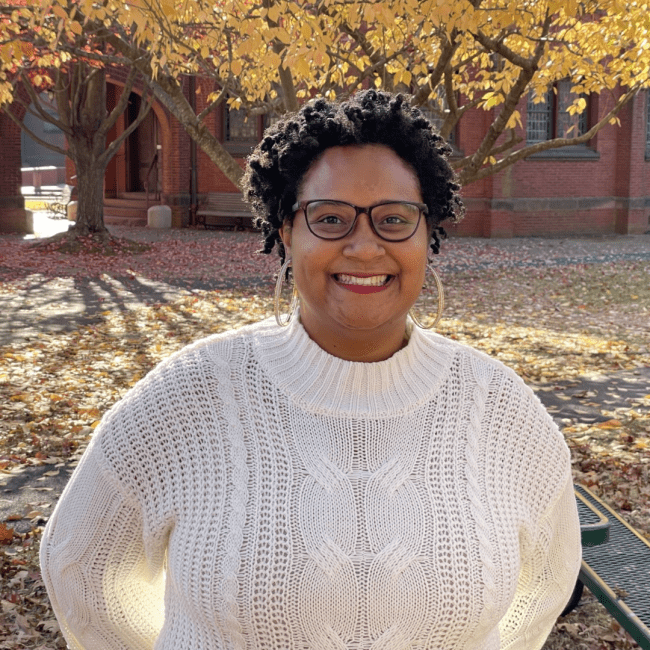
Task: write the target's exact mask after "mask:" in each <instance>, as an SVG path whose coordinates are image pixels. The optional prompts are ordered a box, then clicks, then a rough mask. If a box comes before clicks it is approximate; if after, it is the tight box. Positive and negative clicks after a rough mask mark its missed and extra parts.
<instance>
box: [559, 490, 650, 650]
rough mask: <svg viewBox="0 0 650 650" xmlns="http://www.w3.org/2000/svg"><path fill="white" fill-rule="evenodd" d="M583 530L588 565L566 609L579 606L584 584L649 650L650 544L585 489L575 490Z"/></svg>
mask: <svg viewBox="0 0 650 650" xmlns="http://www.w3.org/2000/svg"><path fill="white" fill-rule="evenodd" d="M575 494H576V500H577V503H578V514H579V516H580V528H581V532H582V567H581V569H580V575H579V578H578V583H577V585H576V588H575V591H574V592H573V595H572V597H571V600H570V601H569V604H568V605H567V607H566V609H565V610H564V612H563V614H567V613H568V612H570V611H571V610H572V609H573V608H574V607H576V606H577V604H578V602H579V601H580V596H581V595H582V589H583V587H584V585H586V586H587V587H588V588H589V591H591V593H592V594H594V596H596V598H598V600H599V601H600V602H601V603H602V604H603V605H604V606H605V608H606V609H607V611H609V613H610V614H611V615H612V616H613V617H614V618H615V619H616V620H617V621H618V622H619V623H620V624H621V626H622V627H623V628H624V629H625V630H626V631H627V632H628V634H629V635H630V636H631V637H632V638H633V639H634V640H635V641H636V642H637V643H638V644H639V646H640V647H641V648H642V649H643V650H650V542H649V541H648V540H647V539H646V538H645V537H644V536H643V535H641V533H639V532H638V531H637V530H635V529H634V528H632V526H630V525H629V524H628V523H627V522H626V521H625V520H624V519H622V518H621V517H620V515H619V514H618V513H617V512H616V511H615V510H613V509H612V508H611V507H610V506H608V505H607V504H606V503H605V502H604V501H602V500H601V499H599V498H598V497H597V496H596V495H595V494H594V493H593V492H591V491H590V490H589V489H587V488H586V487H584V486H582V485H576V486H575Z"/></svg>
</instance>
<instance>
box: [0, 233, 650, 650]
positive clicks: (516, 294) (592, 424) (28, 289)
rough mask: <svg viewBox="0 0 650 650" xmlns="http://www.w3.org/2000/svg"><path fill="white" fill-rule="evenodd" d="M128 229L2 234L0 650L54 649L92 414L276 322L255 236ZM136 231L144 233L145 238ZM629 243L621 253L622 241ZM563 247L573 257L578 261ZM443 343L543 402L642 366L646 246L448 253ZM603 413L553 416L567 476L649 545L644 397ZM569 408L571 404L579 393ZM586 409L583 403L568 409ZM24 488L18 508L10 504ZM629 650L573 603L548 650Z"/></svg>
mask: <svg viewBox="0 0 650 650" xmlns="http://www.w3.org/2000/svg"><path fill="white" fill-rule="evenodd" d="M139 232H141V234H140V235H137V233H136V234H135V235H134V233H133V232H131V233H127V234H129V236H135V237H138V236H139V237H140V239H141V240H146V239H147V237H149V240H148V241H146V243H147V244H148V246H149V248H148V250H146V251H143V252H141V253H137V252H127V253H124V254H121V255H118V256H114V257H111V256H109V257H105V256H101V255H98V254H97V253H94V252H89V253H84V252H80V253H77V254H75V255H64V254H61V253H57V252H53V251H51V250H48V248H47V247H45V248H40V249H39V250H36V251H35V250H33V249H30V248H29V247H28V244H27V243H26V242H24V241H23V240H21V239H19V238H17V237H13V236H4V237H0V308H1V311H0V321H5V322H4V326H5V327H4V329H2V327H0V337H1V338H0V512H3V513H5V514H4V516H3V517H1V518H0V647H2V648H3V649H6V650H18V649H22V648H42V649H45V648H48V649H54V648H57V649H58V648H64V647H65V644H64V642H63V640H62V637H61V635H60V632H59V630H58V625H57V623H56V620H55V619H54V616H53V614H52V612H51V609H50V607H49V604H48V600H47V596H46V594H45V590H44V587H43V583H42V580H41V577H40V573H39V567H38V541H39V536H40V534H41V533H42V530H43V526H44V524H45V523H46V521H47V518H48V516H49V514H50V513H51V512H52V508H53V506H54V504H55V501H56V498H57V494H58V490H59V489H60V487H59V486H60V485H61V484H62V483H64V481H65V479H67V477H68V475H69V473H71V471H72V470H73V469H74V466H75V464H76V462H77V461H78V459H79V457H80V455H81V453H82V452H83V449H84V448H85V446H86V444H87V443H88V440H89V439H90V436H91V435H92V432H93V429H94V427H95V426H96V425H97V424H98V422H99V420H100V418H101V415H102V414H103V413H104V412H105V411H106V410H107V409H108V407H110V406H111V405H112V404H113V403H115V401H117V400H118V399H119V398H120V397H121V396H122V395H124V393H125V392H126V391H127V390H128V389H129V388H130V387H132V386H133V385H134V384H135V383H136V382H137V381H138V380H139V379H140V378H141V377H143V376H144V375H145V374H146V373H147V372H148V371H149V370H150V369H151V368H152V367H153V366H154V365H155V364H156V363H158V362H159V361H160V360H162V359H163V358H165V357H167V356H168V355H169V354H170V353H172V352H174V351H176V350H178V349H179V348H181V347H182V346H184V345H185V344H187V343H189V342H190V341H193V340H196V339H197V338H199V337H202V336H206V335H209V334H212V333H214V332H219V331H223V330H225V329H230V328H233V327H238V326H241V325H244V324H246V323H250V322H254V321H257V320H259V319H261V318H264V317H266V316H269V315H270V314H271V313H272V312H271V310H272V301H271V297H270V296H271V291H272V275H273V273H274V272H275V270H276V269H277V267H278V263H277V259H276V258H275V257H271V258H268V257H261V256H256V255H255V251H256V250H257V249H258V248H259V239H257V238H256V237H255V236H254V235H252V234H251V233H203V234H202V233H201V232H198V231H189V232H187V231H175V233H171V234H168V235H166V236H159V235H156V236H155V237H154V236H153V235H146V231H139ZM142 233H145V234H142ZM630 242H632V244H633V245H631V243H630ZM576 251H577V252H576ZM437 263H438V268H439V270H440V273H441V276H442V279H443V282H444V284H445V286H446V288H447V307H446V310H445V316H444V318H443V320H442V321H441V323H440V325H439V327H438V329H439V331H440V332H441V333H442V334H444V335H446V336H449V337H452V338H454V339H457V340H459V341H463V342H467V343H469V344H470V345H472V346H474V347H477V348H479V349H482V350H484V351H486V352H488V353H489V354H491V355H493V356H495V357H497V358H499V359H501V360H502V361H504V362H505V363H506V364H508V365H510V366H511V367H513V368H514V369H515V370H516V371H517V372H518V373H519V374H520V375H521V376H522V377H524V379H525V380H526V381H528V382H529V383H531V385H533V386H534V387H535V389H536V390H539V391H540V392H544V391H555V390H558V391H560V390H566V382H567V380H573V379H576V380H577V379H578V378H581V377H589V376H603V375H604V376H607V375H612V374H614V373H620V372H621V371H627V372H630V373H634V372H635V371H637V370H640V369H644V368H647V367H650V237H646V238H645V239H642V238H637V239H636V240H630V239H625V238H613V239H611V240H606V241H600V242H594V241H589V240H582V241H578V242H573V243H572V242H569V241H560V240H557V241H553V240H539V241H536V240H528V239H526V240H514V241H511V242H508V243H501V244H499V243H489V242H487V243H486V242H481V241H480V240H455V241H452V242H449V243H448V244H447V246H446V247H445V249H444V252H443V255H441V256H440V258H439V259H438V260H437ZM647 393H648V394H646V395H641V396H638V397H636V398H635V399H633V400H630V399H625V398H624V396H621V399H620V400H619V401H618V402H617V403H616V404H615V405H611V404H608V405H607V406H604V405H601V404H597V403H594V404H595V405H594V407H593V408H595V409H596V410H597V411H598V412H599V414H600V417H598V418H596V419H593V420H591V421H583V420H581V419H580V418H570V417H569V418H563V419H562V420H560V422H559V424H560V425H561V427H562V429H563V432H564V434H565V436H566V439H567V442H568V444H569V446H570V447H571V449H572V453H573V459H574V460H573V466H574V474H575V478H576V480H577V481H578V482H581V483H584V484H586V485H587V486H590V488H591V489H592V490H593V491H595V492H596V493H597V494H599V495H600V496H602V497H603V498H604V499H605V500H606V501H608V502H609V503H610V504H612V505H613V506H614V507H616V508H617V510H619V511H620V512H621V513H622V514H623V516H624V517H625V518H626V519H627V520H628V521H629V522H630V523H631V524H632V525H634V526H635V527H636V528H637V529H639V530H640V531H641V532H642V533H643V534H645V535H646V536H648V538H650V480H649V479H650V387H648V391H647ZM578 398H580V396H578ZM581 399H583V401H587V400H589V395H588V394H587V393H585V395H583V396H582V398H581ZM25 476H29V477H33V478H30V480H29V482H28V483H29V484H28V483H25V485H24V486H23V487H24V489H25V493H26V494H29V495H30V496H29V497H28V498H27V499H17V498H16V497H15V492H16V489H15V488H16V485H17V484H19V483H20V481H21V480H22V479H24V477H25ZM636 647H638V646H637V645H636V644H635V643H634V642H633V641H632V640H631V639H630V638H629V637H628V635H627V634H626V633H625V632H624V631H623V630H622V629H621V628H620V626H619V625H618V624H617V623H616V622H615V621H614V620H613V619H612V618H611V617H610V616H609V615H608V614H607V612H606V611H605V610H604V608H603V607H602V606H601V605H600V604H599V603H598V602H597V601H596V600H595V598H593V596H590V595H589V594H587V595H586V596H585V597H584V598H583V601H582V602H581V605H580V607H579V608H578V610H576V611H575V612H573V613H572V614H570V615H569V616H567V617H565V618H562V619H560V620H559V621H558V623H557V625H556V627H555V629H554V631H553V634H552V635H551V637H550V639H549V641H548V642H547V645H546V646H545V648H546V650H560V649H562V650H564V649H571V650H574V649H575V650H604V649H620V650H622V649H627V648H636Z"/></svg>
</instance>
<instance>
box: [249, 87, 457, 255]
mask: <svg viewBox="0 0 650 650" xmlns="http://www.w3.org/2000/svg"><path fill="white" fill-rule="evenodd" d="M361 144H381V145H385V146H387V147H390V148H391V149H392V150H393V151H394V152H395V153H396V154H397V155H398V156H400V157H401V158H402V159H403V160H404V161H405V162H407V163H408V164H409V165H410V166H411V167H412V168H413V170H414V171H415V173H416V175H417V178H418V180H419V182H420V189H421V192H422V200H423V202H424V203H426V205H427V206H428V208H429V214H428V215H427V217H426V219H427V226H428V228H429V231H430V234H431V244H430V246H431V249H432V250H433V252H434V253H438V251H439V249H440V240H441V239H444V238H445V237H446V233H445V231H444V229H443V228H442V227H441V226H440V223H441V222H443V221H445V220H447V219H448V220H450V221H451V222H458V221H460V219H462V217H463V214H464V211H465V209H464V206H463V203H462V201H461V200H460V197H459V194H458V192H459V190H460V186H459V185H458V184H457V182H456V176H455V174H454V171H453V170H452V168H451V166H450V165H449V163H448V162H447V158H448V156H449V155H450V153H451V148H450V147H449V146H448V145H447V144H446V143H445V142H444V140H443V139H442V138H441V137H440V135H439V134H438V133H437V131H436V129H435V128H434V127H433V126H432V125H431V123H430V122H429V121H428V120H427V119H426V118H425V117H424V115H422V113H421V112H420V111H419V110H418V109H417V108H413V107H412V106H411V105H410V103H409V98H408V97H407V96H406V95H402V94H397V95H393V94H391V93H388V92H383V91H378V90H364V91H361V92H359V93H357V94H356V95H354V96H353V97H351V98H350V99H349V100H347V101H344V102H340V103H339V102H329V101H327V100H326V99H323V98H318V99H313V100H311V101H310V102H308V103H307V104H305V105H304V106H303V107H302V108H301V109H300V110H299V111H298V112H297V113H290V114H287V115H285V116H283V117H282V118H281V119H280V120H279V121H278V122H276V123H275V124H273V125H272V126H270V127H269V128H268V129H267V130H266V132H265V134H264V137H263V138H262V140H261V142H260V143H259V144H258V145H257V147H256V148H255V150H254V151H253V153H252V154H251V155H250V157H249V158H248V164H247V167H246V172H245V174H244V179H243V182H242V190H243V193H244V198H245V199H246V201H247V202H248V203H249V204H250V205H251V208H252V210H253V214H254V215H255V217H256V218H255V225H256V226H257V227H258V228H260V229H261V230H262V233H263V235H264V249H263V250H262V251H260V252H263V253H267V254H268V253H271V251H272V250H273V248H274V246H275V244H278V248H279V253H280V257H281V259H282V261H284V257H285V251H284V246H283V244H282V241H281V239H280V235H279V229H280V227H281V226H282V224H283V223H284V222H285V221H288V222H289V223H291V222H292V220H293V217H294V213H293V211H292V209H291V208H292V206H293V205H294V203H295V202H296V199H297V195H298V191H299V189H300V185H301V183H302V179H303V177H304V175H305V173H306V172H307V170H308V169H309V168H310V167H311V166H312V165H313V164H314V162H315V161H316V160H317V159H318V158H319V156H320V155H321V154H322V153H323V152H324V151H325V150H326V149H329V148H330V147H337V146H346V145H361Z"/></svg>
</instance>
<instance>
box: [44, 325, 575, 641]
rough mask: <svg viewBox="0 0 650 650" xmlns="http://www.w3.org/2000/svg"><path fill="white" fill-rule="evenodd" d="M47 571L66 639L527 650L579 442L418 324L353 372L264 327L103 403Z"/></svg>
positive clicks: (163, 369) (567, 533) (558, 582)
mask: <svg viewBox="0 0 650 650" xmlns="http://www.w3.org/2000/svg"><path fill="white" fill-rule="evenodd" d="M41 562H42V568H43V577H44V580H45V583H46V585H47V589H48V592H49V595H50V598H51V601H52V605H53V607H54V610H55V612H56V615H57V617H58V619H59V621H60V623H61V627H62V629H63V632H64V634H65V636H66V639H67V641H68V644H69V646H70V647H71V648H74V649H79V648H83V649H85V650H104V649H109V648H110V649H112V650H116V649H121V650H124V649H129V650H132V649H136V648H137V649H140V648H142V649H144V648H149V649H150V648H156V650H222V649H230V650H307V649H310V650H346V649H349V650H362V649H363V650H370V649H373V650H407V649H408V650H425V649H426V650H461V649H465V650H470V649H471V650H479V649H480V650H497V649H505V648H508V649H512V650H515V649H517V650H535V649H539V648H541V647H542V645H543V644H544V640H545V639H546V637H547V635H548V633H549V631H550V629H551V627H552V626H553V623H554V621H555V619H556V617H557V616H558V614H559V613H560V611H561V610H562V608H563V606H564V604H565V603H566V601H567V600H568V597H569V595H570V593H571V590H572V589H573V586H574V584H575V580H576V577H577V573H578V570H579V564H580V533H579V525H578V518H577V511H576V505H575V500H574V497H573V490H572V481H571V473H570V465H569V452H568V449H567V447H566V445H565V443H564V440H563V439H562V436H561V434H560V433H559V431H558V430H557V428H556V426H555V425H554V424H553V422H552V420H551V418H550V417H549V416H548V415H547V413H546V412H545V410H544V408H543V407H542V406H541V404H540V402H539V401H538V400H537V398H536V397H535V396H534V394H533V393H532V391H531V390H530V389H529V388H527V387H526V386H524V384H523V383H522V381H521V380H520V379H519V378H518V377H517V376H516V375H515V374H514V373H513V372H512V371H511V370H509V369H508V368H506V367H504V366H503V365H502V364H500V363H499V362H497V361H495V360H493V359H490V358H489V357H487V356H486V355H484V354H482V353H479V352H477V351H475V350H472V349H470V348H468V347H465V346H462V345H459V344H457V343H454V342H452V341H449V340H446V339H444V338H442V337H440V336H438V335H436V334H431V333H427V332H423V331H422V330H419V329H417V328H414V329H413V332H412V335H411V338H410V341H409V343H408V345H407V346H406V347H405V348H404V349H402V350H400V351H399V352H397V353H396V354H395V355H393V356H392V357H391V358H390V359H388V360H386V361H382V362H378V363H354V362H349V361H344V360H342V359H338V358H335V357H332V356H330V355H329V354H327V353H326V352H324V351H323V350H322V349H321V348H319V347H318V346H317V345H316V344H315V343H314V342H313V341H311V339H310V338H309V337H308V336H307V334H306V332H305V331H304V329H303V328H302V326H301V325H300V324H299V323H298V322H297V321H294V322H293V323H292V325H291V326H290V327H288V328H285V329H280V328H278V327H277V326H276V325H275V324H274V323H272V322H270V321H264V322H262V323H259V324H256V325H254V326H250V327H246V328H244V329H241V330H238V331H234V332H230V333H227V334H225V335H217V336H213V337H210V338H208V339H205V340H202V341H199V342H198V343H196V344H194V345H192V346H189V347H188V348H186V349H184V350H182V351H181V352H179V353H177V354H175V355H174V356H173V357H171V358H170V359H168V360H167V361H165V362H164V363H162V364H160V365H159V366H158V367H157V368H156V369H155V370H154V371H153V372H151V373H150V374H149V375H148V376H147V377H146V378H145V379H144V380H143V381H141V382H140V383H139V384H138V385H137V386H136V387H135V388H134V389H133V390H132V391H131V392H130V393H129V394H128V395H127V396H126V397H125V398H124V399H123V400H122V401H121V402H119V403H118V404H117V405H116V406H115V407H114V408H113V409H111V411H110V412H109V413H108V414H107V415H106V417H105V418H104V420H103V422H102V424H101V426H100V427H99V428H98V429H97V431H96V434H95V436H94V437H93V440H92V442H91V444H90V447H89V449H88V450H87V452H86V453H85V455H84V457H83V459H82V461H81V463H80V465H79V467H78V468H77V470H76V472H75V474H74V476H73V477H72V479H71V481H70V483H69V485H68V486H67V488H66V490H65V492H64V494H63V496H62V497H61V500H60V502H59V504H58V505H57V507H56V510H55V512H54V514H53V516H52V518H51V519H50V521H49V523H48V525H47V528H46V531H45V535H44V538H43V542H42V546H41Z"/></svg>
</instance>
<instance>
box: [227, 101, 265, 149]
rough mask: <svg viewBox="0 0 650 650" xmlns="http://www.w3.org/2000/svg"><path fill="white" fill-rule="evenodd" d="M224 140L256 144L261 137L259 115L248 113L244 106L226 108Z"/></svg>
mask: <svg viewBox="0 0 650 650" xmlns="http://www.w3.org/2000/svg"><path fill="white" fill-rule="evenodd" d="M224 122H225V128H224V140H225V141H226V142H233V143H235V144H256V143H257V142H258V141H259V139H260V133H259V130H260V123H259V118H258V117H257V115H251V116H250V117H249V116H248V115H247V114H246V111H245V110H244V109H243V108H236V109H233V108H230V107H229V106H226V109H225V120H224Z"/></svg>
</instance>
